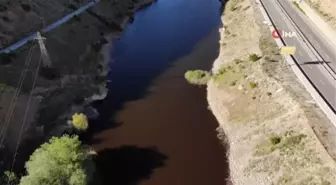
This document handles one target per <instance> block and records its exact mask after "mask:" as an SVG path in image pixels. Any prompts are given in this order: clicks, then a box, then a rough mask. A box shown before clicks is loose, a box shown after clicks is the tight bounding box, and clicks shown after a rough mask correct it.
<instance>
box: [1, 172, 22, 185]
mask: <svg viewBox="0 0 336 185" xmlns="http://www.w3.org/2000/svg"><path fill="white" fill-rule="evenodd" d="M18 183H19V179H18V177H17V176H16V174H15V173H14V172H11V171H5V172H4V174H3V175H2V176H1V177H0V184H3V185H17V184H18Z"/></svg>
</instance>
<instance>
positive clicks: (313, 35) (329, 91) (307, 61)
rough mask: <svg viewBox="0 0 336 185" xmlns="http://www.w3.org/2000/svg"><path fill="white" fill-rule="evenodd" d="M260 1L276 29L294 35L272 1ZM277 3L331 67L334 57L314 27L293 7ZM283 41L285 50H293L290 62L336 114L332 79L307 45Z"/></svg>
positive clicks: (335, 85)
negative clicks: (293, 47)
mask: <svg viewBox="0 0 336 185" xmlns="http://www.w3.org/2000/svg"><path fill="white" fill-rule="evenodd" d="M261 1H262V3H263V4H264V6H265V8H266V11H267V12H268V14H269V15H270V18H271V19H272V21H273V22H274V24H275V27H276V28H277V29H280V30H283V31H289V32H290V31H296V30H295V29H294V27H293V25H292V24H291V23H290V21H289V20H288V18H287V16H286V15H285V14H284V12H283V10H282V9H280V6H279V4H278V2H277V1H276V0H273V1H270V0H261ZM279 3H281V5H282V6H283V8H284V9H285V10H286V11H287V12H288V14H289V15H290V17H291V18H292V20H293V21H294V22H295V23H296V24H297V25H298V26H299V28H300V29H301V30H302V31H303V33H304V34H305V36H306V37H307V39H308V40H309V42H310V43H311V44H312V45H313V46H314V47H315V48H316V50H317V51H318V52H319V53H320V55H321V56H322V57H323V58H324V57H325V60H329V61H330V62H331V63H330V64H331V66H335V65H334V64H335V62H336V60H335V58H336V57H335V53H334V52H333V51H332V49H331V47H329V45H328V44H329V43H328V42H327V41H326V40H325V38H324V37H323V36H322V35H321V33H319V32H318V31H317V28H316V27H315V25H313V24H312V23H311V22H309V21H310V20H306V18H304V14H303V13H302V12H300V11H298V10H296V7H294V6H293V5H292V4H291V2H289V1H287V0H281V2H279ZM300 14H302V15H300ZM283 40H284V42H285V44H286V45H287V46H295V47H296V53H295V54H294V55H293V56H294V58H295V59H296V61H297V62H298V63H299V64H300V66H301V68H302V69H303V71H304V72H305V73H306V74H307V76H308V77H309V79H310V80H311V81H312V83H314V85H315V86H316V88H318V90H319V91H320V92H321V94H322V95H323V96H324V98H325V99H326V100H327V101H328V102H329V104H330V105H331V106H332V107H333V108H334V110H336V81H335V79H333V78H332V76H331V75H330V74H329V73H328V71H327V70H326V69H325V67H324V66H323V65H322V64H321V63H319V61H318V58H317V57H316V56H315V55H314V54H313V53H312V51H311V50H310V49H309V48H308V47H307V44H306V43H305V42H303V40H302V39H301V38H300V37H284V38H283ZM330 64H329V65H330Z"/></svg>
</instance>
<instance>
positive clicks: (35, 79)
mask: <svg viewBox="0 0 336 185" xmlns="http://www.w3.org/2000/svg"><path fill="white" fill-rule="evenodd" d="M42 58H43V57H42V55H40V60H39V62H38V64H37V68H36V71H35V77H34V81H33V85H32V88H31V90H30V93H29V98H28V103H27V105H26V109H25V114H24V117H23V121H22V126H21V130H20V135H19V140H18V142H17V145H16V149H15V154H14V157H13V162H12V166H11V171H13V167H14V164H15V160H16V156H17V153H18V150H19V146H20V143H21V138H22V134H23V129H24V127H25V125H26V120H27V115H28V112H29V107H30V104H31V99H32V97H33V93H34V89H35V85H36V81H37V78H38V72H39V69H40V65H41V61H42ZM8 183H9V182H8ZM7 185H8V184H7Z"/></svg>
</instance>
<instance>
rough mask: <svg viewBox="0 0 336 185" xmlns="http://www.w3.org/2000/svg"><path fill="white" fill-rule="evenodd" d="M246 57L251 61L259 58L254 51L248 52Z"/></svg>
mask: <svg viewBox="0 0 336 185" xmlns="http://www.w3.org/2000/svg"><path fill="white" fill-rule="evenodd" d="M248 58H249V60H250V61H252V62H256V61H258V60H259V59H261V57H260V56H259V55H257V54H255V53H252V54H249V56H248Z"/></svg>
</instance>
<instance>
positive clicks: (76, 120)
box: [72, 113, 89, 131]
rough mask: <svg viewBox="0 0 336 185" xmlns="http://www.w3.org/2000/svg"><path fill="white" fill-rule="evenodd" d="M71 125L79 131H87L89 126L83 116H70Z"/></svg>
mask: <svg viewBox="0 0 336 185" xmlns="http://www.w3.org/2000/svg"><path fill="white" fill-rule="evenodd" d="M72 125H73V126H74V127H75V128H76V129H77V130H79V131H85V130H87V129H88V127H89V124H88V120H87V117H86V115H85V114H83V113H80V114H77V113H76V114H74V115H73V116H72Z"/></svg>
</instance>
